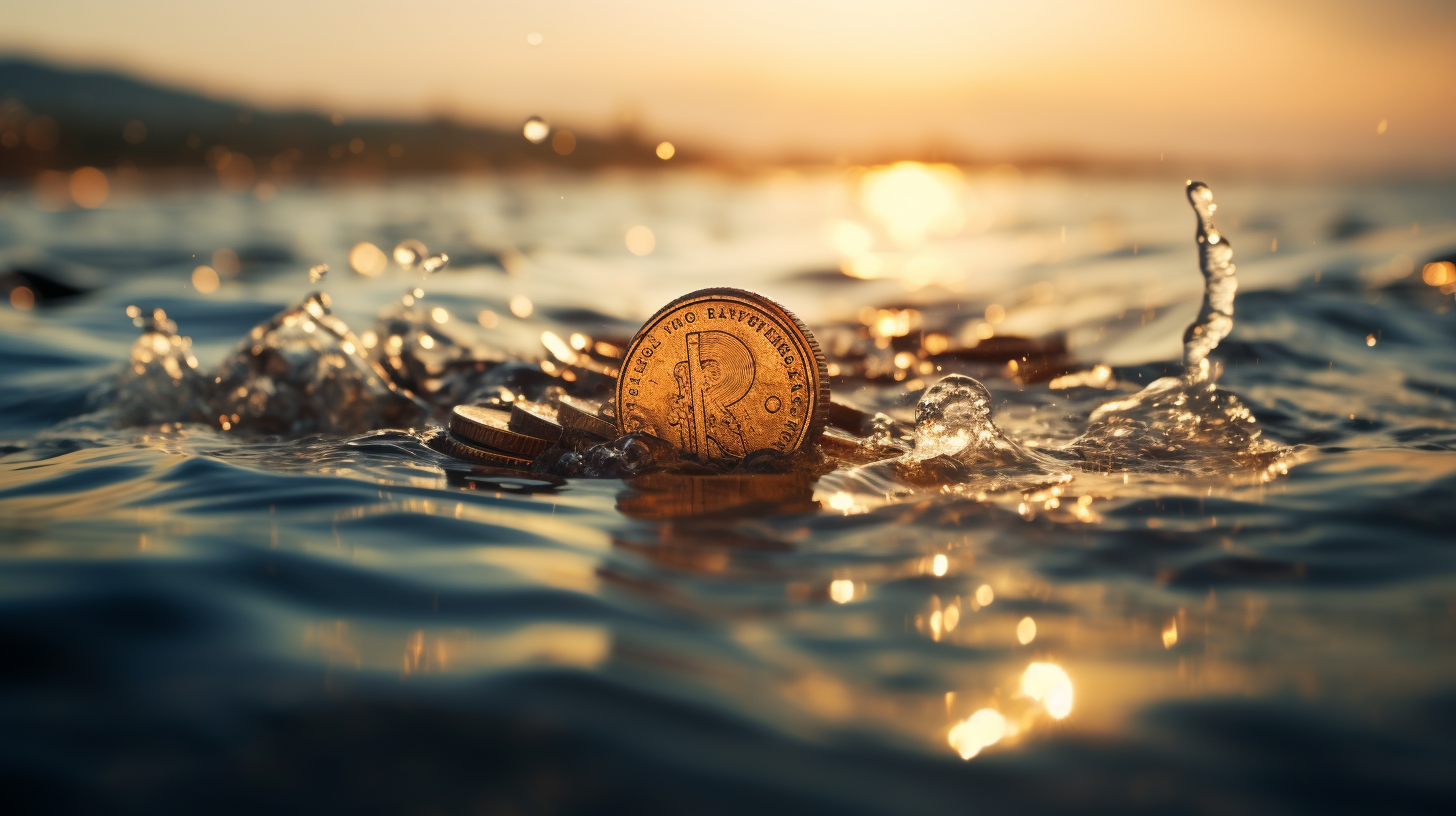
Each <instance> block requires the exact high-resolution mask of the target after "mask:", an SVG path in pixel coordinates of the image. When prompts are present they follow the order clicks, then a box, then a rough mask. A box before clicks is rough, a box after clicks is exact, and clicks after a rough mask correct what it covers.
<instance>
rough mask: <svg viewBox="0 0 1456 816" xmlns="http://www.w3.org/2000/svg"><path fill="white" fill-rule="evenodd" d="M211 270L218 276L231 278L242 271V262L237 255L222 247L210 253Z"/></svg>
mask: <svg viewBox="0 0 1456 816" xmlns="http://www.w3.org/2000/svg"><path fill="white" fill-rule="evenodd" d="M212 268H213V269H215V270H217V274H218V275H220V276H222V277H224V278H232V277H236V276H237V274H238V273H239V272H241V271H243V262H242V259H240V258H238V253H236V252H234V251H232V250H231V249H228V248H227V247H223V248H222V249H219V250H216V251H215V252H213V253H212Z"/></svg>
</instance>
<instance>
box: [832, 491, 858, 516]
mask: <svg viewBox="0 0 1456 816" xmlns="http://www.w3.org/2000/svg"><path fill="white" fill-rule="evenodd" d="M829 506H830V508H832V509H834V510H838V511H839V512H841V513H844V514H845V515H848V514H849V511H850V510H853V509H854V497H853V496H851V495H849V494H848V493H845V492H844V491H842V490H841V491H839V492H838V493H835V494H834V495H833V496H830V497H829Z"/></svg>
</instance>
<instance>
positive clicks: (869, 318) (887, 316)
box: [859, 307, 920, 337]
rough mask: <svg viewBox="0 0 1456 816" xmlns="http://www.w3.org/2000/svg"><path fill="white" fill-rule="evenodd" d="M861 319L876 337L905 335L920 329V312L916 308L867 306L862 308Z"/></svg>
mask: <svg viewBox="0 0 1456 816" xmlns="http://www.w3.org/2000/svg"><path fill="white" fill-rule="evenodd" d="M859 319H860V322H861V323H864V324H865V325H866V326H869V329H870V334H871V335H874V336H875V337H904V336H906V335H908V334H910V333H912V332H916V331H919V330H920V312H918V311H916V310H915V309H876V308H874V307H865V308H864V309H861V310H860V313H859Z"/></svg>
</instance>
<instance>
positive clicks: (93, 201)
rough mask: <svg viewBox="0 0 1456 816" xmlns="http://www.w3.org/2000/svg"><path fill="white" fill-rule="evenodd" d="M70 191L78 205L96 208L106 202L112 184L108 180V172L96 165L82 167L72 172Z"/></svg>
mask: <svg viewBox="0 0 1456 816" xmlns="http://www.w3.org/2000/svg"><path fill="white" fill-rule="evenodd" d="M70 191H71V200H72V201H74V202H76V206H78V207H84V208H85V209H88V210H94V209H96V208H97V207H100V206H101V205H102V204H104V203H106V196H107V195H108V194H109V193H110V192H111V184H110V183H109V182H108V181H107V180H106V174H105V173H103V172H101V171H100V170H97V169H96V168H95V167H81V168H77V169H76V171H75V172H73V173H71V180H70Z"/></svg>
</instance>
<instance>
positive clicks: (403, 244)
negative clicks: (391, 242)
mask: <svg viewBox="0 0 1456 816" xmlns="http://www.w3.org/2000/svg"><path fill="white" fill-rule="evenodd" d="M429 254H430V250H429V248H428V247H426V246H425V245H424V243H423V242H420V241H417V240H415V239H413V238H406V239H404V240H403V241H400V242H399V243H398V244H395V247H394V262H395V263H397V264H399V265H400V266H402V267H404V268H405V269H413V268H415V265H416V264H418V263H419V262H420V261H422V260H424V259H425V258H427V257H429Z"/></svg>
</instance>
